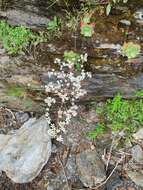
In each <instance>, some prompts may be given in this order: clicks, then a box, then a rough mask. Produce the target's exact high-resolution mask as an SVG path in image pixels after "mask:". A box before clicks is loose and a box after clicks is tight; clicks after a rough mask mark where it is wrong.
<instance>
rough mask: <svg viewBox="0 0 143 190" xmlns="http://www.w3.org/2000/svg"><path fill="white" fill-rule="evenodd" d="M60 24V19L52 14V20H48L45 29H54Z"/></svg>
mask: <svg viewBox="0 0 143 190" xmlns="http://www.w3.org/2000/svg"><path fill="white" fill-rule="evenodd" d="M59 25H60V19H58V17H57V16H54V18H53V20H50V21H49V22H48V24H47V30H56V29H57V28H58V27H59Z"/></svg>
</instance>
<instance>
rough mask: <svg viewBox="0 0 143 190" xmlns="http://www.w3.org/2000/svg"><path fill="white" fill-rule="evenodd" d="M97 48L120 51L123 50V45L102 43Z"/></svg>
mask: <svg viewBox="0 0 143 190" xmlns="http://www.w3.org/2000/svg"><path fill="white" fill-rule="evenodd" d="M97 48H101V49H113V50H120V49H121V45H120V44H109V43H102V44H100V45H99V46H98V47H97Z"/></svg>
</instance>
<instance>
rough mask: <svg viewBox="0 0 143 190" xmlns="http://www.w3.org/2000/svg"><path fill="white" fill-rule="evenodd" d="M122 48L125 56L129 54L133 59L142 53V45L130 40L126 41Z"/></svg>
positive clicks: (129, 57)
mask: <svg viewBox="0 0 143 190" xmlns="http://www.w3.org/2000/svg"><path fill="white" fill-rule="evenodd" d="M121 50H122V54H123V55H124V56H127V57H128V59H131V58H135V57H136V56H137V55H138V54H139V53H140V50H141V46H140V45H139V44H136V43H133V42H128V43H126V42H125V43H124V44H123V46H122V48H121Z"/></svg>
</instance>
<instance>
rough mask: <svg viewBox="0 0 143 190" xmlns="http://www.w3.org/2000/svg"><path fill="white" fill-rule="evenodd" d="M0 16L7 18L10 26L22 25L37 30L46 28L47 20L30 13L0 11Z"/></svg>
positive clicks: (11, 10)
mask: <svg viewBox="0 0 143 190" xmlns="http://www.w3.org/2000/svg"><path fill="white" fill-rule="evenodd" d="M0 15H1V16H3V17H6V18H7V21H8V23H9V24H11V25H24V26H28V27H30V28H37V27H42V26H46V24H47V23H48V22H49V19H48V18H46V17H42V16H38V15H37V14H35V13H32V12H28V11H27V12H25V11H22V10H18V9H17V10H15V9H9V10H7V11H5V12H3V11H0Z"/></svg>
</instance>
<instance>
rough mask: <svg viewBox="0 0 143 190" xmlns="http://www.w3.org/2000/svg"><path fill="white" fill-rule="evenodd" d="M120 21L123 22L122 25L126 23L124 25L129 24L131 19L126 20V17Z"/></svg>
mask: <svg viewBox="0 0 143 190" xmlns="http://www.w3.org/2000/svg"><path fill="white" fill-rule="evenodd" d="M120 23H121V24H123V25H126V26H130V25H131V21H129V20H126V19H122V20H120Z"/></svg>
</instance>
